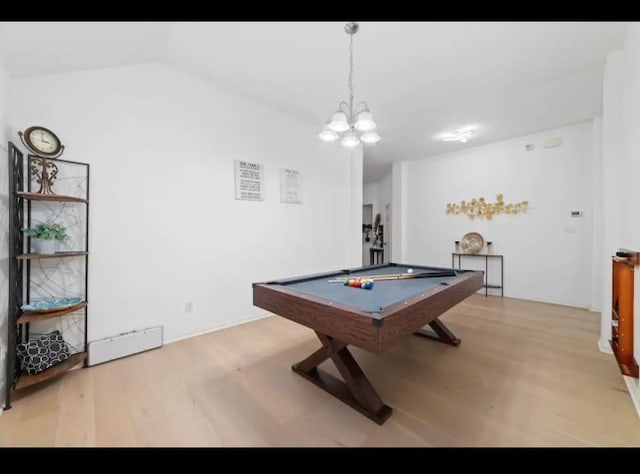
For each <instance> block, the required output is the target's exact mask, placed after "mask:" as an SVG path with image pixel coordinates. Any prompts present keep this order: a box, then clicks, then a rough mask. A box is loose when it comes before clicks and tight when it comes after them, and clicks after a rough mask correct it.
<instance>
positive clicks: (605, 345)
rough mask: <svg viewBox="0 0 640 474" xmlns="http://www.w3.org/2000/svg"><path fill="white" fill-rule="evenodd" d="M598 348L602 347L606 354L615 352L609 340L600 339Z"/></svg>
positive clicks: (601, 350) (601, 349)
mask: <svg viewBox="0 0 640 474" xmlns="http://www.w3.org/2000/svg"><path fill="white" fill-rule="evenodd" d="M598 349H600V352H604V353H605V354H613V350H612V349H611V345H610V344H609V341H603V340H602V339H598Z"/></svg>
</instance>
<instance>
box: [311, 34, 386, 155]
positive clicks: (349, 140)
mask: <svg viewBox="0 0 640 474" xmlns="http://www.w3.org/2000/svg"><path fill="white" fill-rule="evenodd" d="M358 29H359V26H358V24H357V23H353V22H351V23H347V24H346V25H345V26H344V31H346V32H347V34H348V35H349V103H346V102H345V101H342V102H340V105H339V106H338V110H337V111H336V112H335V113H334V114H333V116H332V117H331V121H330V122H327V123H326V124H325V125H324V127H322V131H321V132H320V134H319V135H318V136H319V137H320V138H321V139H322V140H324V141H326V142H332V141H335V140H337V139H338V138H340V137H342V140H341V141H340V143H342V146H344V147H346V148H353V147H356V146H358V144H359V143H360V141H363V142H365V143H376V142H377V141H379V140H380V135H378V134H377V133H376V131H375V128H376V123H375V122H374V121H373V115H372V114H371V111H370V110H369V106H368V105H367V103H366V102H364V101H362V102H358V104H357V105H356V107H355V110H354V108H353V35H355V34H356V33H357V32H358ZM359 135H360V136H359Z"/></svg>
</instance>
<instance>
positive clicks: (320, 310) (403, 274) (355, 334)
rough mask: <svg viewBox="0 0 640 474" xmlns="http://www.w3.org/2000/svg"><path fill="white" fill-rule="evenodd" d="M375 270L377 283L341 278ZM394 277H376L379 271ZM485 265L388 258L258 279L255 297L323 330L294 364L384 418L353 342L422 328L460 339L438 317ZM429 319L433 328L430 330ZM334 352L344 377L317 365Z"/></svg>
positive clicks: (375, 345) (476, 285)
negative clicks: (365, 285)
mask: <svg viewBox="0 0 640 474" xmlns="http://www.w3.org/2000/svg"><path fill="white" fill-rule="evenodd" d="M363 276H372V277H374V284H373V288H372V289H369V290H367V289H361V288H353V287H350V286H345V285H344V284H343V283H341V282H339V281H336V280H340V279H343V278H349V277H363ZM380 277H385V278H390V279H388V280H375V278H380ZM483 277H484V275H483V272H481V271H470V270H459V269H451V268H439V267H428V266H420V265H406V264H396V263H386V264H382V265H372V266H368V267H359V268H352V269H347V270H339V271H335V272H329V273H321V274H315V275H307V276H301V277H295V278H286V279H281V280H274V281H269V282H264V283H253V285H252V286H253V304H254V305H255V306H258V307H260V308H264V309H266V310H268V311H271V312H272V313H275V314H277V315H279V316H282V317H284V318H287V319H290V320H292V321H295V322H297V323H299V324H302V325H304V326H307V327H309V328H311V329H313V330H314V331H315V332H316V335H317V336H318V338H319V339H320V342H321V343H322V347H321V348H320V349H318V350H317V351H315V352H314V353H313V354H311V355H310V356H309V357H307V358H306V359H304V360H302V361H300V362H298V363H296V364H294V365H293V367H292V369H293V371H294V372H296V373H297V374H299V375H301V376H302V377H304V378H306V379H307V380H309V381H311V382H313V383H314V384H316V385H317V386H319V387H321V388H322V389H324V390H326V391H327V392H329V393H330V394H332V395H333V396H335V397H337V398H338V399H340V400H342V401H343V402H345V403H347V404H348V405H349V406H351V407H352V408H354V409H356V410H358V411H359V412H360V413H362V414H363V415H365V416H367V417H369V418H371V419H372V420H373V421H375V422H376V423H378V424H382V423H384V422H385V421H386V420H387V418H389V416H391V407H389V406H387V405H385V404H384V402H383V401H382V400H381V399H380V397H379V395H378V394H377V392H376V391H375V389H374V388H373V386H372V385H371V383H370V382H369V380H368V379H367V377H366V376H365V374H364V372H363V371H362V369H361V368H360V366H359V365H358V363H357V362H356V360H355V359H354V358H353V356H352V355H351V353H350V352H349V349H348V348H347V346H348V345H349V344H351V345H353V346H355V347H359V348H360V349H364V350H365V351H368V352H371V353H374V354H380V353H382V352H384V351H385V350H387V349H388V348H389V347H392V346H393V345H395V344H396V343H398V342H400V341H401V340H402V339H403V338H404V337H405V336H409V335H412V334H416V335H419V336H424V337H428V338H431V339H435V340H437V341H439V342H444V343H446V344H450V345H453V346H457V345H459V344H460V339H458V338H457V337H455V335H454V334H453V333H452V332H451V331H450V330H449V329H448V328H447V327H446V326H445V325H444V323H443V322H442V321H440V320H439V319H438V317H439V316H440V315H441V314H442V313H444V312H445V311H447V310H448V309H450V308H452V307H453V306H455V305H456V304H458V303H460V302H461V301H462V300H464V299H465V298H467V297H468V296H470V295H472V294H473V293H475V292H476V291H478V290H479V289H481V288H482V287H483ZM426 325H429V326H430V327H431V330H424V329H423V326H426ZM327 359H331V360H332V362H333V363H334V364H335V365H336V368H337V369H338V372H339V373H340V375H341V376H342V378H343V379H344V381H342V380H339V379H337V378H336V377H334V376H332V375H331V374H328V373H327V372H324V371H323V370H321V369H319V368H318V365H320V364H321V363H322V362H324V361H325V360H327Z"/></svg>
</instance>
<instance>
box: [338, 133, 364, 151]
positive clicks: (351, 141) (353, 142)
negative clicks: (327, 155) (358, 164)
mask: <svg viewBox="0 0 640 474" xmlns="http://www.w3.org/2000/svg"><path fill="white" fill-rule="evenodd" d="M340 143H342V146H344V147H347V148H353V147H356V146H358V144H359V143H360V140H358V137H356V136H355V134H354V133H353V132H349V133H347V134H346V135H345V136H344V138H343V139H342V141H341V142H340Z"/></svg>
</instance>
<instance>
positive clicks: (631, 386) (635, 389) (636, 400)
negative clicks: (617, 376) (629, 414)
mask: <svg viewBox="0 0 640 474" xmlns="http://www.w3.org/2000/svg"><path fill="white" fill-rule="evenodd" d="M622 378H623V379H624V381H625V383H626V384H627V390H629V395H631V400H633V405H634V406H635V407H636V413H637V414H638V417H640V387H639V386H638V384H637V383H636V379H634V378H632V377H627V376H626V375H623V376H622Z"/></svg>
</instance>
